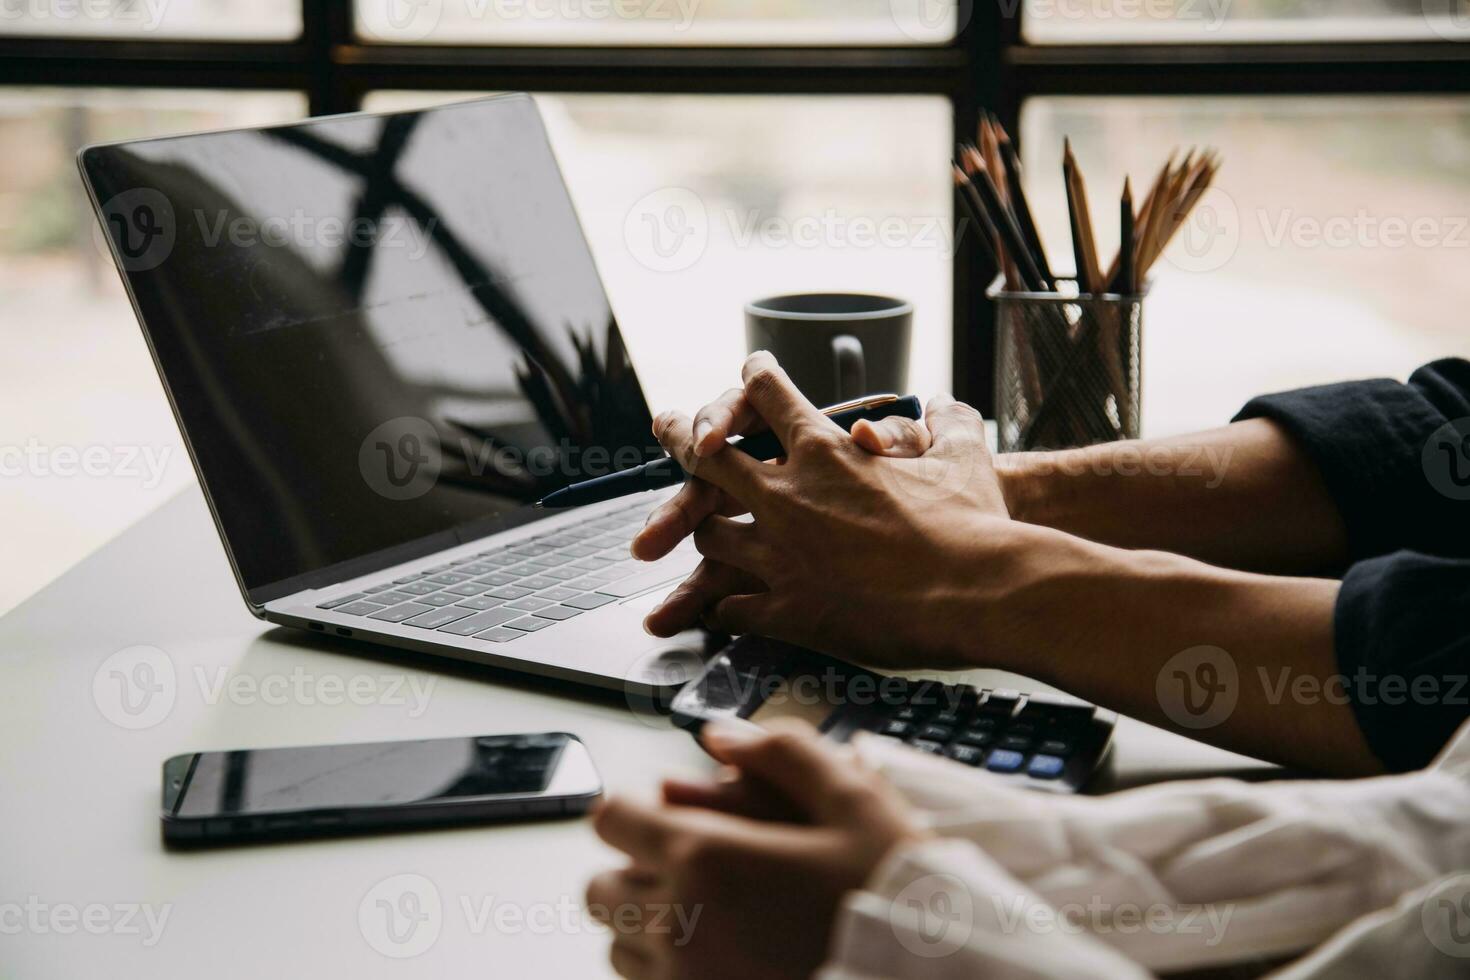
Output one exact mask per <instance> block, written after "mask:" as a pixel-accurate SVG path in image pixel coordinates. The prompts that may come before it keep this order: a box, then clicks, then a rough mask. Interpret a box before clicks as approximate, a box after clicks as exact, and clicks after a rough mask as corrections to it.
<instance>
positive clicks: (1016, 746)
mask: <svg viewBox="0 0 1470 980" xmlns="http://www.w3.org/2000/svg"><path fill="white" fill-rule="evenodd" d="M1000 747H1001V748H1003V749H1010V750H1011V751H1013V752H1025V751H1028V750H1029V749H1030V748H1031V739H1029V738H1027V737H1026V736H1025V735H1007V736H1006V737H1005V738H1003V739H1001V740H1000Z"/></svg>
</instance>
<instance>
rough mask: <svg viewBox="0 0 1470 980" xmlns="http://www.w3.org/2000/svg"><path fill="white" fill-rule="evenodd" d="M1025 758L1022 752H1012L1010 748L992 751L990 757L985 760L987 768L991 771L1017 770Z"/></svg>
mask: <svg viewBox="0 0 1470 980" xmlns="http://www.w3.org/2000/svg"><path fill="white" fill-rule="evenodd" d="M1025 758H1026V757H1025V756H1023V755H1022V754H1021V753H1019V752H1012V751H1011V750H1010V749H996V750H995V751H994V752H992V753H990V758H988V759H986V760H985V768H986V769H989V770H990V771H991V772H1017V771H1019V770H1020V768H1021V763H1022V761H1023V760H1025Z"/></svg>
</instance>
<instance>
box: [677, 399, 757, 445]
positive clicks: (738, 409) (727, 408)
mask: <svg viewBox="0 0 1470 980" xmlns="http://www.w3.org/2000/svg"><path fill="white" fill-rule="evenodd" d="M757 427H763V426H761V425H760V416H759V415H756V414H755V409H754V408H752V407H751V404H750V402H749V401H747V400H746V397H745V389H744V388H731V389H730V390H729V391H727V392H725V393H724V394H723V395H721V396H720V397H719V398H716V399H715V400H714V401H712V402H710V403H709V404H708V405H706V406H704V407H703V408H701V409H700V410H699V411H698V412H696V413H695V414H694V452H695V453H696V454H697V455H700V456H712V455H714V454H715V453H717V452H719V451H720V450H721V449H724V448H725V440H726V439H729V438H730V437H731V436H738V435H745V434H746V433H747V432H748V431H749V430H751V429H754V428H757Z"/></svg>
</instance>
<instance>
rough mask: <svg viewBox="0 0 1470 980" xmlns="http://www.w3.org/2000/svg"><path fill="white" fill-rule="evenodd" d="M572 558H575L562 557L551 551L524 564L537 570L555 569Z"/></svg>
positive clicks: (558, 552) (562, 555)
mask: <svg viewBox="0 0 1470 980" xmlns="http://www.w3.org/2000/svg"><path fill="white" fill-rule="evenodd" d="M574 557H576V556H575V555H564V554H562V553H561V552H560V551H553V552H552V553H551V554H549V555H542V556H541V557H540V558H532V559H531V560H530V561H528V562H526V564H527V565H535V566H537V567H538V568H556V567H558V566H560V565H565V564H566V563H567V562H569V561H571V560H572V559H573V558H574Z"/></svg>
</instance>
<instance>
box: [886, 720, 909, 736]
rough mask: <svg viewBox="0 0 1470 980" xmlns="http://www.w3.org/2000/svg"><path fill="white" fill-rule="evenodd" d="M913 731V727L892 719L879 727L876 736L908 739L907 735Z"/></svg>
mask: <svg viewBox="0 0 1470 980" xmlns="http://www.w3.org/2000/svg"><path fill="white" fill-rule="evenodd" d="M913 730H914V726H913V725H910V724H909V723H908V722H906V721H899V720H898V719H896V718H893V719H890V720H888V721H885V722H884V723H883V724H882V725H881V726H879V728H878V734H879V735H886V736H888V737H889V738H908V737H909V733H910V732H912V731H913Z"/></svg>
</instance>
